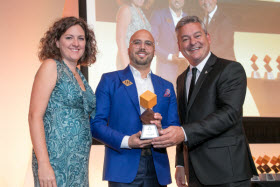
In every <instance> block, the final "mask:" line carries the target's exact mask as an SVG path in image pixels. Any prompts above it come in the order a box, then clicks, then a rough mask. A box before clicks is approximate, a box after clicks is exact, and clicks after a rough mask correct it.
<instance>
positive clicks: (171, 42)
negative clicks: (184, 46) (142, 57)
mask: <svg viewBox="0 0 280 187" xmlns="http://www.w3.org/2000/svg"><path fill="white" fill-rule="evenodd" d="M168 3H169V7H168V8H164V9H161V10H157V11H155V12H154V13H153V14H152V16H151V19H150V23H151V26H152V35H153V37H154V39H155V48H156V51H155V54H156V60H157V63H156V74H157V75H159V76H161V77H162V78H164V79H166V80H168V81H170V82H171V83H172V84H173V85H174V87H176V79H177V77H178V75H180V74H181V73H182V72H183V71H182V69H183V70H184V69H185V68H186V67H187V65H188V63H187V60H186V59H185V58H183V56H182V55H180V54H179V49H178V45H177V37H176V33H175V26H176V24H177V23H178V21H179V20H180V19H181V18H182V17H184V16H186V14H185V13H184V12H183V11H182V8H183V6H184V0H168Z"/></svg>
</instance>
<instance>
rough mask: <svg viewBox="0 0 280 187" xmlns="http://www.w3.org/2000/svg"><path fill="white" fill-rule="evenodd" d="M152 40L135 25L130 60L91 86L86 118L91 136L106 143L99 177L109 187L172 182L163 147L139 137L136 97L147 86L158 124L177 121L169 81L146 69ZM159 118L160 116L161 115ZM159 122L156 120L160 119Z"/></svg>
mask: <svg viewBox="0 0 280 187" xmlns="http://www.w3.org/2000/svg"><path fill="white" fill-rule="evenodd" d="M154 51H155V48H154V39H153V37H152V35H151V33H150V32H149V31H147V30H139V31H137V32H136V33H134V34H133V35H132V37H131V39H130V45H129V49H128V53H129V58H130V64H129V65H128V66H127V67H126V68H125V69H124V70H120V71H115V72H110V73H106V74H104V75H103V76H102V78H101V80H100V83H99V84H98V87H97V89H96V115H95V118H94V119H91V131H92V135H93V137H94V138H95V139H97V140H99V141H100V142H102V143H104V144H105V158H104V168H103V179H104V180H107V181H109V187H129V186H131V187H162V186H166V185H167V184H169V183H171V176H170V167H169V161H168V156H167V151H166V149H165V148H164V149H154V148H153V147H151V148H145V147H146V146H149V145H151V142H152V140H150V139H148V140H141V139H140V135H141V129H142V122H141V120H140V116H141V114H142V113H143V112H144V110H145V108H143V107H142V106H140V104H139V100H140V99H139V97H140V95H142V93H144V92H146V91H147V90H149V91H151V92H153V93H155V94H156V95H157V104H156V105H155V106H154V107H153V111H154V112H156V113H155V116H154V117H155V118H156V119H157V120H153V121H151V123H155V124H156V125H157V126H158V128H161V127H162V128H163V129H165V128H167V127H169V126H170V125H176V126H179V117H178V112H177V101H176V96H175V91H174V88H173V85H172V84H171V83H170V82H168V81H166V80H164V79H162V78H161V77H159V76H157V75H154V74H153V73H152V72H151V70H150V65H151V61H152V59H153V56H154ZM160 114H161V115H162V117H161V115H160ZM160 121H161V123H160Z"/></svg>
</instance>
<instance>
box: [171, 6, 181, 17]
mask: <svg viewBox="0 0 280 187" xmlns="http://www.w3.org/2000/svg"><path fill="white" fill-rule="evenodd" d="M169 10H170V13H171V16H172V17H175V18H181V17H182V16H183V11H182V10H181V14H180V16H179V17H178V16H177V14H176V13H175V12H174V10H173V9H172V8H170V7H169Z"/></svg>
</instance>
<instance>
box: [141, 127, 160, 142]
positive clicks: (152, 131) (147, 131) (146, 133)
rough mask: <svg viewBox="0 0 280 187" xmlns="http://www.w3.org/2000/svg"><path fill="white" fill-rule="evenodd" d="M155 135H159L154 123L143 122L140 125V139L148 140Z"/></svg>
mask: <svg viewBox="0 0 280 187" xmlns="http://www.w3.org/2000/svg"><path fill="white" fill-rule="evenodd" d="M156 137H159V134H158V130H157V126H156V125H155V124H144V125H143V126H142V133H141V137H140V139H141V140H148V139H153V138H156Z"/></svg>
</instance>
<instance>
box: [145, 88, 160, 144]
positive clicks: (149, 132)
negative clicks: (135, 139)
mask: <svg viewBox="0 0 280 187" xmlns="http://www.w3.org/2000/svg"><path fill="white" fill-rule="evenodd" d="M156 104H157V95H156V94H154V93H152V92H151V91H149V90H147V91H146V92H144V93H143V94H142V95H140V105H141V106H142V107H143V108H146V110H145V111H144V112H143V113H142V115H141V116H140V119H141V121H142V123H143V126H142V134H141V137H140V139H141V140H145V139H153V138H156V137H158V136H159V134H158V130H157V126H156V125H155V124H151V123H150V121H151V120H155V118H154V111H153V110H152V108H153V107H154V106H155V105H156Z"/></svg>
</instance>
